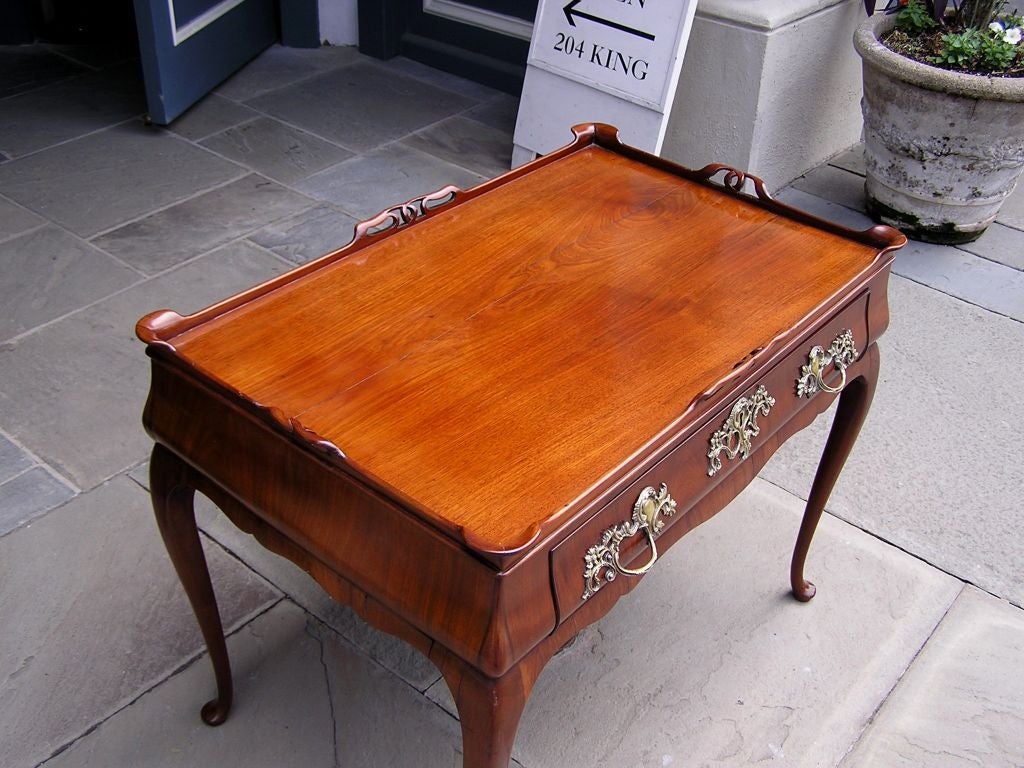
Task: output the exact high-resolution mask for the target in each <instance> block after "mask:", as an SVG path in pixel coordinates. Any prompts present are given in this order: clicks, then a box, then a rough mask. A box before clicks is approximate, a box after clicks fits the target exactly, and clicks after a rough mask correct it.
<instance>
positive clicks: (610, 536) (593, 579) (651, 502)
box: [583, 483, 676, 600]
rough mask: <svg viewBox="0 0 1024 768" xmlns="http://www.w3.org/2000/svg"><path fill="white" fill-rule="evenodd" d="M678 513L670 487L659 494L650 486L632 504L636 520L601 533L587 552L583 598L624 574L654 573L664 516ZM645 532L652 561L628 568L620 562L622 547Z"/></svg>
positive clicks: (593, 593)
mask: <svg viewBox="0 0 1024 768" xmlns="http://www.w3.org/2000/svg"><path fill="white" fill-rule="evenodd" d="M675 511H676V502H675V500H674V499H673V498H672V497H671V496H670V495H669V493H668V487H667V486H666V485H665V484H664V483H662V484H661V488H659V489H658V490H657V491H656V490H654V488H652V487H651V486H647V487H646V488H644V489H643V490H642V491H641V492H640V495H639V496H638V497H637V500H636V503H634V504H633V517H632V519H630V520H626V521H624V522H621V523H618V524H616V525H613V526H612V527H611V528H608V529H606V530H605V532H604V533H603V534H601V541H600V542H599V543H597V544H595V545H594V546H592V547H591V548H590V549H588V550H587V554H586V556H585V557H584V558H583V561H584V564H585V565H584V568H583V581H584V583H585V585H586V586H585V588H584V590H583V599H584V600H586V599H587V598H589V597H592V596H593V595H595V594H597V591H598V590H599V589H601V587H603V586H604V585H605V584H606V583H608V582H609V581H615V577H616V576H617V575H618V574H620V573H622V574H625V575H626V576H641V575H643V574H645V573H647V572H648V571H649V570H651V567H652V566H653V565H654V563H655V562H657V560H658V547H657V545H656V544H655V543H654V540H655V539H656V538H657V537H658V534H659V533H661V529H662V528H664V527H665V522H664V521H663V520H662V519H661V516H662V515H665V516H666V517H671V516H672V515H673V514H674V513H675ZM640 531H643V532H644V535H645V536H646V537H647V541H648V543H649V544H650V545H651V558H650V560H648V561H647V562H646V563H644V565H642V566H640V567H639V568H627V567H626V566H624V565H623V564H622V563H620V562H619V547H620V546H621V544H622V542H623V541H625V540H626V539H628V538H631V537H633V536H636V534H637V533H639V532H640Z"/></svg>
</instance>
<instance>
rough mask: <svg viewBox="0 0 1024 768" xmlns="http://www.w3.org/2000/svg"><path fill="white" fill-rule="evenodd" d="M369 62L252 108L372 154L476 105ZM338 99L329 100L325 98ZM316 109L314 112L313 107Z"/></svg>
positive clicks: (262, 99)
mask: <svg viewBox="0 0 1024 768" xmlns="http://www.w3.org/2000/svg"><path fill="white" fill-rule="evenodd" d="M368 61H369V60H367V61H360V62H359V63H356V64H352V65H349V66H347V67H341V68H339V69H335V70H332V71H330V72H326V73H324V74H322V75H317V76H316V77H313V78H310V79H309V80H303V81H302V82H300V83H297V84H295V85H292V86H290V87H288V88H281V89H279V90H276V91H271V92H270V93H268V94H265V95H263V96H258V97H257V98H255V99H251V100H249V101H247V102H246V104H247V105H248V106H250V107H252V108H253V109H257V110H259V111H261V112H265V113H267V114H269V115H272V116H273V117H276V118H278V119H280V120H282V121H284V122H286V123H290V124H291V125H294V126H296V127H298V128H302V129H303V130H305V131H309V132H310V133H313V134H316V135H317V136H321V137H323V138H325V139H327V140H328V141H332V142H334V143H335V144H339V145H341V146H342V147H345V148H346V149H349V150H352V151H353V152H357V153H359V152H366V151H368V150H371V149H374V148H375V147H379V146H381V145H383V144H387V143H388V142H391V141H394V140H396V139H400V138H402V137H403V136H405V135H407V134H409V133H411V132H412V131H415V130H418V129H420V128H423V127H425V126H427V125H430V124H432V123H435V122H437V121H438V120H442V119H444V118H446V117H449V116H451V115H454V114H457V113H459V112H461V111H463V110H464V109H467V108H469V107H471V106H474V105H475V103H476V102H475V101H474V100H473V99H470V98H468V97H465V96H460V95H459V94H456V93H453V92H452V91H448V90H445V89H443V88H437V87H435V86H433V85H430V84H429V83H425V82H423V81H421V80H417V79H415V78H411V77H397V76H396V75H395V73H394V72H390V71H388V70H387V69H386V68H384V67H382V66H379V65H377V64H371V63H368ZM324 93H330V94H332V98H331V99H329V100H328V99H324V98H323V94H324ZM314 103H315V104H316V105H317V108H316V109H310V104H314Z"/></svg>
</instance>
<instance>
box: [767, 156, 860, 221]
mask: <svg viewBox="0 0 1024 768" xmlns="http://www.w3.org/2000/svg"><path fill="white" fill-rule="evenodd" d="M765 182H766V183H767V182H768V180H767V179H766V180H765ZM791 186H792V187H793V188H794V189H799V190H800V191H801V192H806V193H808V194H811V195H817V196H818V197H820V198H823V199H825V200H829V201H830V202H833V203H839V204H841V205H844V206H846V207H847V208H850V209H851V210H854V211H861V212H863V211H864V177H863V176H860V175H858V174H856V173H853V172H851V171H847V170H844V169H842V168H836V167H834V166H832V165H819V166H818V167H817V168H815V169H814V170H812V171H808V172H807V173H806V174H804V175H803V176H801V177H800V178H799V179H796V180H795V181H794V182H793V183H792V185H791Z"/></svg>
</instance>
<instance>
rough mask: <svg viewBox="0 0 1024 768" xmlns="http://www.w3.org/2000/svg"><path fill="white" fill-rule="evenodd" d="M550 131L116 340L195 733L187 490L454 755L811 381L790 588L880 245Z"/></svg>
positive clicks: (744, 180) (478, 736) (787, 412)
mask: <svg viewBox="0 0 1024 768" xmlns="http://www.w3.org/2000/svg"><path fill="white" fill-rule="evenodd" d="M573 130H574V133H575V136H576V138H575V141H573V143H572V144H570V145H569V146H567V147H565V148H563V149H561V150H559V151H557V152H554V153H552V154H551V155H548V156H547V157H544V158H542V159H540V160H537V161H535V162H533V163H530V164H529V165H526V166H523V167H522V168H520V169H518V170H516V171H514V172H512V173H508V174H506V175H504V176H501V177H499V178H497V179H495V180H493V181H489V182H487V183H486V184H483V185H481V186H479V187H476V188H473V189H470V190H466V191H463V190H458V189H456V188H454V187H448V188H446V189H443V190H440V191H439V192H437V193H434V194H432V195H428V196H426V197H424V198H420V199H418V200H414V201H411V202H409V203H406V204H404V205H400V206H397V207H395V208H393V209H391V210H388V211H385V212H384V213H382V214H380V215H379V216H377V217H376V218H374V219H372V220H370V221H367V222H364V223H362V224H360V225H359V226H358V227H357V228H356V234H355V238H354V240H353V241H352V242H351V243H349V244H348V245H347V246H345V247H344V248H342V249H340V250H338V251H336V252H334V253H332V254H329V255H327V256H325V257H323V258H322V259H320V260H318V261H315V262H312V263H310V264H307V265H305V266H303V267H300V268H298V269H295V270H293V271H292V272H290V273H288V274H286V275H283V276H281V277H278V278H276V279H274V280H271V281H270V282H267V283H264V284H263V285H260V286H257V287H256V288H253V289H252V290H249V291H247V292H245V293H242V294H240V295H238V296H235V297H232V298H230V299H228V300H226V301H224V302H222V303H220V304H217V305H215V306H213V307H210V308H209V309H206V310H203V311H202V312H199V313H197V314H195V315H190V316H188V317H182V316H180V315H178V314H175V313H174V312H171V311H166V310H165V311H161V312H155V313H153V314H151V315H148V316H147V317H145V318H143V319H142V320H141V321H140V322H139V325H138V328H137V331H138V334H139V337H140V338H141V339H142V340H143V341H145V342H146V343H147V345H148V348H147V352H148V354H149V355H150V357H151V358H152V387H151V390H150V395H149V400H148V402H147V404H146V410H145V415H144V423H145V426H146V428H147V430H148V431H149V433H150V434H151V435H152V437H153V439H154V440H155V441H156V446H155V448H154V449H153V459H152V464H151V473H152V493H153V506H154V509H155V511H156V517H157V521H158V523H159V526H160V531H161V533H162V535H163V538H164V541H165V543H166V545H167V549H168V552H169V553H170V556H171V559H172V560H173V561H174V565H175V567H176V569H177V571H178V574H179V576H180V577H181V580H182V583H183V584H184V586H185V589H186V591H187V593H188V596H189V598H190V600H191V602H192V605H193V607H194V609H195V612H196V615H197V617H198V619H199V624H200V626H201V628H202V631H203V636H204V638H205V640H206V644H207V647H208V649H209V651H210V657H211V660H212V662H213V667H214V671H215V673H216V678H217V690H218V693H217V698H216V699H214V700H213V701H211V702H209V703H208V704H206V706H205V707H203V710H202V716H203V719H204V720H205V721H206V722H208V723H210V724H217V723H220V722H223V721H224V719H225V718H226V717H227V714H228V709H229V707H230V706H231V695H232V694H231V673H230V669H229V664H228V656H227V651H226V648H225V643H224V637H223V631H222V628H221V623H220V618H219V615H218V611H217V606H216V604H215V602H214V596H213V591H212V588H211V584H210V577H209V574H208V572H207V568H206V563H205V561H204V559H203V553H202V549H201V547H200V543H199V538H198V535H197V532H196V525H195V518H194V514H193V510H192V498H193V494H194V492H195V491H196V490H198V491H201V492H203V493H205V494H207V495H208V496H209V497H210V498H211V499H213V501H214V502H215V503H217V505H218V506H219V507H220V508H221V509H222V510H223V511H224V513H225V514H227V515H228V517H230V518H231V520H233V521H234V522H235V524H236V525H238V526H239V527H240V528H241V529H243V530H245V531H248V532H250V533H252V534H254V535H255V536H256V538H257V539H258V540H259V541H260V542H262V543H263V544H264V545H265V546H266V547H268V548H269V549H271V550H273V551H275V552H278V553H280V554H282V555H284V556H286V557H288V558H290V559H291V560H293V561H294V562H296V563H298V564H299V565H300V566H302V567H303V568H305V569H306V570H307V571H309V572H310V573H311V574H312V575H313V577H314V578H315V579H316V580H317V581H318V582H320V584H322V585H323V586H324V587H325V588H326V589H327V591H328V592H329V593H330V594H331V595H332V596H333V597H334V598H336V599H337V600H339V601H341V602H344V603H347V604H349V605H351V606H353V607H354V608H355V610H356V611H358V612H359V613H360V614H361V615H362V616H364V617H365V618H366V619H367V620H368V621H370V622H371V623H372V624H374V625H376V626H377V627H379V628H381V629H383V630H385V631H387V632H391V633H393V634H395V635H398V636H399V637H402V638H404V639H405V640H407V641H408V642H410V643H412V644H413V645H414V646H416V647H418V648H420V649H421V650H422V651H423V652H424V653H426V654H427V655H428V656H429V657H430V658H431V659H432V660H433V661H434V663H436V664H437V666H438V668H439V669H440V671H441V673H442V674H443V675H444V678H445V680H446V681H447V683H448V686H449V688H450V689H451V691H452V693H453V696H454V698H455V702H456V704H457V705H458V708H459V713H460V715H461V724H462V735H463V744H464V755H465V757H464V765H465V766H466V767H467V768H498V767H499V766H500V767H501V768H505V766H507V764H508V761H509V755H510V752H511V749H512V743H513V740H514V738H515V732H516V727H517V724H518V721H519V717H520V714H521V712H522V710H523V706H524V705H525V703H526V700H527V697H528V695H529V693H530V689H531V687H532V686H533V683H534V681H535V680H536V679H537V676H538V675H539V674H540V671H541V669H542V668H543V667H544V665H545V663H546V662H547V661H548V659H549V658H550V657H551V656H552V655H553V654H554V652H555V651H556V650H557V649H558V648H560V647H561V646H562V645H563V644H564V643H565V642H566V641H567V640H568V639H569V638H571V637H572V636H573V635H575V634H576V633H577V632H578V631H579V630H580V629H582V628H583V627H585V626H587V625H588V624H591V623H592V622H594V621H597V620H598V619H599V618H601V617H602V616H603V615H604V614H605V613H607V612H608V610H609V609H610V608H611V607H612V605H613V604H614V603H615V602H616V601H617V600H618V599H619V598H621V597H622V596H623V595H624V594H626V593H627V592H629V591H630V590H631V589H633V587H635V586H636V584H637V583H638V581H639V579H640V576H641V574H643V573H645V572H646V571H648V570H649V569H650V568H651V567H654V566H655V564H656V561H657V559H658V556H659V553H660V552H663V551H665V550H666V549H667V548H668V547H670V546H672V544H673V543H675V542H676V541H677V540H678V539H679V538H680V537H682V536H683V535H684V534H685V533H686V532H688V531H690V530H692V529H693V528H694V527H695V526H697V525H698V524H700V523H701V522H703V521H705V520H707V519H708V518H710V517H711V516H712V515H714V514H715V513H716V512H717V511H718V510H720V509H721V508H722V507H723V506H725V504H726V503H727V502H728V501H729V500H731V499H732V498H733V497H734V496H736V495H737V493H739V491H740V490H741V489H742V488H743V487H744V486H745V485H746V484H747V483H749V482H750V480H751V479H752V478H753V477H754V475H755V474H756V473H757V471H758V469H759V468H760V467H761V466H762V465H763V464H764V462H765V461H766V460H767V458H768V457H769V455H770V454H771V453H772V452H773V451H774V450H775V448H776V447H777V446H778V445H780V444H781V442H782V441H783V440H785V439H786V438H787V437H789V436H790V435H792V434H793V433H795V432H796V431H798V430H800V429H802V428H803V427H805V426H807V425H808V424H809V423H810V422H811V421H812V419H813V418H814V416H815V415H817V414H818V413H820V412H822V411H823V410H824V409H825V408H827V407H828V405H829V404H830V402H831V401H832V400H833V399H834V397H835V393H837V392H839V391H840V390H842V394H841V395H840V396H839V397H840V403H839V408H838V412H837V415H836V418H835V422H834V424H833V427H832V432H831V434H830V436H829V439H828V443H827V446H826V448H825V452H824V455H823V458H822V461H821V465H820V468H819V470H818V474H817V476H816V478H815V481H814V486H813V489H812V491H811V494H810V500H809V502H808V505H807V511H806V513H805V517H804V520H803V523H802V526H801V529H800V533H799V537H798V540H797V543H796V550H795V552H794V555H793V564H792V574H791V579H792V588H793V591H794V594H795V595H796V597H797V598H798V599H799V600H809V599H810V598H811V597H812V596H813V594H814V587H813V586H812V585H811V584H810V583H809V582H807V581H805V580H804V576H803V565H804V559H805V557H806V555H807V549H808V546H809V544H810V541H811V537H812V536H813V534H814V529H815V526H816V524H817V522H818V518H819V516H820V514H821V511H822V507H823V505H824V503H825V500H826V499H827V497H828V495H829V492H830V491H831V489H832V485H833V483H834V482H835V480H836V477H837V476H838V474H839V471H840V469H841V468H842V465H843V463H844V461H845V459H846V456H847V454H848V453H849V451H850V448H851V446H852V445H853V442H854V439H855V438H856V435H857V432H858V429H859V428H860V424H861V422H862V420H863V418H864V416H865V414H866V412H867V409H868V405H869V403H870V401H871V395H872V392H873V390H874V387H875V380H876V377H877V374H878V351H877V348H876V346H875V340H876V339H877V337H878V336H879V334H881V333H882V331H883V330H884V329H885V327H886V325H887V323H888V310H887V304H886V287H887V281H888V276H889V268H890V265H891V263H892V259H893V255H892V251H893V250H894V249H895V248H897V247H899V246H900V245H902V244H903V243H904V242H905V239H904V238H903V236H902V235H900V234H899V233H898V232H896V231H895V230H892V229H889V228H887V227H875V228H873V229H871V230H868V231H866V232H861V233H857V232H853V231H851V230H847V229H845V228H842V227H839V226H837V225H834V224H831V223H827V222H824V221H821V220H817V219H814V218H813V217H811V216H808V215H807V214H804V213H801V212H799V211H796V210H794V209H791V208H789V207H787V206H785V205H782V204H781V203H778V202H775V201H774V200H772V199H771V198H770V196H769V195H768V194H767V193H766V192H765V189H764V186H763V185H762V184H761V182H760V180H758V179H755V178H753V177H747V176H745V175H744V174H742V173H740V172H739V171H736V170H734V169H731V168H726V167H723V166H709V167H707V168H705V169H703V170H701V171H691V170H687V169H684V168H681V167H679V166H676V165H673V164H672V163H669V162H666V161H664V160H661V159H659V158H657V157H654V156H651V155H647V154H645V153H643V152H640V151H638V150H635V149H632V148H630V147H627V146H624V145H622V144H620V143H619V141H618V138H617V133H616V131H615V129H614V128H611V127H610V126H605V125H590V126H579V127H577V128H575V129H573ZM748 182H749V185H752V187H753V194H749V195H748V194H746V193H745V192H744V190H745V189H746V188H747V186H748ZM397 552H401V553H402V556H401V557H396V556H395V553H397Z"/></svg>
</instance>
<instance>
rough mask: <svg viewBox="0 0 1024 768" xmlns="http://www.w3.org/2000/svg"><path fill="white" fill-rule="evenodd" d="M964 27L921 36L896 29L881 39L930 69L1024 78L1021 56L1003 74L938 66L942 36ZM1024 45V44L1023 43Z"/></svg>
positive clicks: (938, 29) (948, 28) (934, 31)
mask: <svg viewBox="0 0 1024 768" xmlns="http://www.w3.org/2000/svg"><path fill="white" fill-rule="evenodd" d="M963 31H964V30H963V27H960V28H957V27H939V28H937V29H934V30H931V31H929V32H922V33H920V34H913V35H910V34H907V33H906V32H904V31H903V30H902V29H894V30H892V31H891V32H889V33H888V34H887V35H885V36H884V37H882V38H881V42H882V44H883V45H884V46H885V47H886V48H888V49H889V50H890V51H892V52H893V53H898V54H899V55H900V56H905V57H907V58H908V59H913V60H914V61H918V62H920V63H922V64H927V65H928V66H929V67H939V68H941V69H948V70H950V71H951V72H963V73H964V74H967V75H983V76H985V77H1024V59H1022V58H1021V56H1020V55H1018V56H1017V60H1016V61H1015V62H1014V63H1013V64H1012V65H1011V66H1010V68H1009V69H1006V70H1004V71H1002V72H986V71H984V70H980V69H956V68H953V67H944V66H942V65H940V64H936V63H935V62H934V61H933V59H934V57H935V56H937V55H938V54H939V51H940V50H942V36H943V35H946V34H949V33H951V32H957V33H958V32H963ZM1021 45H1024V43H1021Z"/></svg>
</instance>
